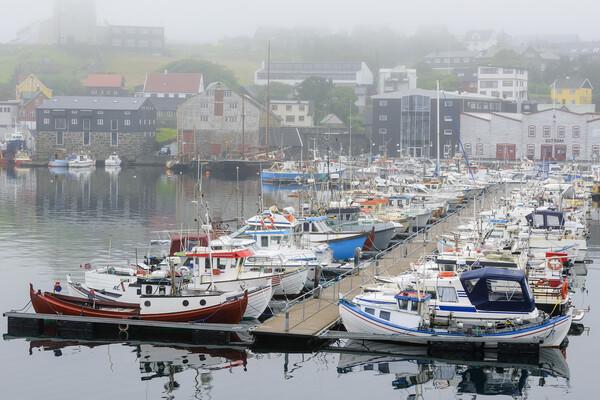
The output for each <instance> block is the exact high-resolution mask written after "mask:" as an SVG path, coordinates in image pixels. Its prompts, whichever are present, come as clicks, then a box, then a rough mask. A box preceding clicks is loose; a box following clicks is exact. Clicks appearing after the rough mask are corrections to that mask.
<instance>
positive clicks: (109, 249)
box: [107, 236, 112, 267]
mask: <svg viewBox="0 0 600 400" xmlns="http://www.w3.org/2000/svg"><path fill="white" fill-rule="evenodd" d="M111 250H112V236H109V237H108V265H107V267H110V253H111Z"/></svg>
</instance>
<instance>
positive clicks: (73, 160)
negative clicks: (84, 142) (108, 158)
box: [68, 154, 96, 168]
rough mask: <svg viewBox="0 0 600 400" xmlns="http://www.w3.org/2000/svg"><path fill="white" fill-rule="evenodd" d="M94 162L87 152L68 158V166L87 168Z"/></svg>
mask: <svg viewBox="0 0 600 400" xmlns="http://www.w3.org/2000/svg"><path fill="white" fill-rule="evenodd" d="M95 164H96V162H95V161H94V160H93V159H92V158H91V157H90V156H88V155H87V154H78V155H75V156H70V157H69V158H68V166H69V168H89V167H93V166H94V165H95Z"/></svg>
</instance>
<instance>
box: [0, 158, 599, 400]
mask: <svg viewBox="0 0 600 400" xmlns="http://www.w3.org/2000/svg"><path fill="white" fill-rule="evenodd" d="M195 188H196V182H195V181H194V180H193V179H191V178H188V177H183V176H174V177H169V176H167V175H165V174H164V172H163V171H162V169H153V168H143V169H142V168H137V169H123V170H121V171H116V172H107V171H104V170H102V169H98V170H95V171H93V172H79V173H65V172H62V173H61V172H59V173H53V172H52V171H49V170H47V169H35V170H26V169H25V170H2V169H0V255H1V256H2V262H1V263H0V273H1V275H2V277H3V280H2V282H3V287H2V290H0V305H1V306H2V307H1V308H2V311H7V310H11V309H19V308H21V307H23V306H24V305H25V304H26V303H27V300H28V295H27V290H28V283H29V282H32V283H33V284H34V285H35V286H36V287H40V288H43V289H50V288H51V285H52V282H53V281H55V280H62V281H64V279H65V274H67V273H70V274H72V275H73V276H74V277H75V278H76V279H77V278H80V277H81V276H82V272H81V269H80V267H79V265H80V264H81V263H83V262H92V263H93V264H95V265H102V264H103V263H106V262H108V261H109V260H111V261H112V262H113V263H120V264H125V263H127V262H128V261H133V259H134V257H135V249H136V248H138V249H144V248H145V247H146V246H147V243H148V241H149V239H151V238H154V237H155V235H154V234H153V233H152V232H155V231H160V230H172V229H182V228H184V229H185V228H189V227H190V226H193V224H190V223H189V221H191V220H192V219H193V217H194V215H195V214H196V211H195V206H194V204H193V203H191V200H192V199H193V198H194V196H195V191H196V189H195ZM203 192H204V196H205V199H206V201H207V202H208V204H209V206H210V208H211V210H212V214H213V215H215V216H220V217H222V218H224V219H229V218H235V217H236V216H238V215H245V216H250V215H251V214H252V213H254V212H255V211H256V210H257V208H258V206H257V204H258V192H259V184H258V182H257V181H246V182H240V183H239V185H237V184H236V183H235V182H224V181H218V180H214V179H207V180H205V181H204V182H203ZM274 202H278V204H280V205H297V204H296V203H297V199H295V198H293V197H290V196H289V195H288V193H284V192H279V191H277V190H270V191H266V193H265V204H266V205H269V204H272V203H274ZM593 217H594V219H596V221H597V220H598V219H600V218H599V215H598V214H597V213H595V214H594V215H593ZM592 232H593V234H592V238H591V242H592V245H591V247H592V248H594V246H595V249H596V250H593V251H592V254H591V256H592V257H600V253H598V251H599V250H598V249H600V247H598V246H600V224H599V223H598V222H595V223H593V226H592ZM109 249H110V250H109ZM142 251H143V250H142ZM599 262H600V261H599ZM599 262H595V263H594V264H592V265H589V266H588V271H589V274H588V278H587V280H583V279H582V280H581V282H580V284H579V286H580V287H578V288H577V289H576V290H577V294H576V295H575V302H576V305H577V306H578V307H587V306H588V305H591V306H592V310H591V312H590V313H589V314H588V315H587V316H586V319H585V320H584V322H585V326H586V331H585V332H584V333H583V334H582V335H580V336H571V337H569V340H570V344H569V346H568V348H567V349H566V350H565V351H564V352H562V353H561V352H560V351H550V352H542V354H541V357H542V358H543V360H544V362H545V363H546V365H547V366H548V368H545V369H540V368H538V366H537V362H532V361H531V360H528V359H527V358H524V357H519V356H518V355H515V357H512V358H513V359H512V360H508V361H505V360H501V361H502V362H494V361H489V362H482V361H468V360H465V359H464V357H465V355H463V354H454V355H448V354H444V355H427V354H419V351H417V350H415V349H414V348H403V347H400V346H390V345H376V344H371V345H368V347H363V348H362V351H363V352H362V353H360V354H358V353H356V352H351V351H350V350H351V349H356V348H357V345H356V344H352V343H345V344H344V346H345V349H339V350H336V349H331V350H328V351H323V352H320V353H315V354H281V353H269V354H260V353H255V352H251V351H249V350H247V349H243V348H225V347H199V346H197V347H187V348H185V347H179V348H178V347H161V346H152V345H148V344H143V343H128V344H106V343H104V344H103V343H86V342H78V343H77V342H73V341H48V340H39V339H35V338H32V339H28V340H26V339H22V338H8V337H5V338H4V340H1V341H0V355H1V356H2V364H1V365H2V370H1V373H0V388H2V389H1V393H2V394H1V398H2V399H34V398H35V399H37V398H44V399H80V398H81V399H161V398H166V399H170V398H176V399H193V398H204V399H232V398H248V399H259V398H261V399H264V398H269V399H271V398H273V399H275V398H279V399H283V398H285V399H308V398H315V399H320V398H328V399H337V398H343V399H366V398H380V399H388V398H397V399H419V398H423V399H450V398H457V397H458V398H464V399H473V398H485V397H488V396H492V395H494V396H495V398H499V399H501V398H524V397H528V398H532V399H548V398H572V399H581V398H596V396H597V390H598V389H597V387H596V385H595V384H594V381H595V380H597V376H598V373H597V370H598V365H599V362H598V360H599V359H600V343H599V341H598V339H597V338H596V337H595V330H596V329H598V327H599V326H600V319H599V317H598V314H597V311H596V310H595V309H594V305H595V301H594V300H595V298H598V296H599V293H600V283H599V282H598V276H600V272H599V269H600V264H599ZM594 296H596V297H594ZM0 331H2V332H3V333H5V332H6V320H5V319H4V318H2V319H1V320H0ZM365 352H367V353H365ZM383 353H392V355H389V354H383ZM486 356H487V357H488V358H490V359H493V358H494V355H493V354H489V355H486ZM565 357H566V358H565ZM534 364H535V365H534Z"/></svg>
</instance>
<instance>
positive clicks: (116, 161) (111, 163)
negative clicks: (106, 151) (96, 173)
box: [104, 153, 122, 167]
mask: <svg viewBox="0 0 600 400" xmlns="http://www.w3.org/2000/svg"><path fill="white" fill-rule="evenodd" d="M121 163H122V160H121V158H119V155H118V154H116V153H113V154H111V155H110V156H108V158H107V159H106V160H104V166H105V167H120V166H121Z"/></svg>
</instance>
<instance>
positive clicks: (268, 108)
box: [265, 40, 271, 157]
mask: <svg viewBox="0 0 600 400" xmlns="http://www.w3.org/2000/svg"><path fill="white" fill-rule="evenodd" d="M266 103H267V112H266V116H267V121H266V129H265V146H266V148H267V157H268V156H269V128H270V125H271V41H270V40H269V41H268V43H267V102H266Z"/></svg>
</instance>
